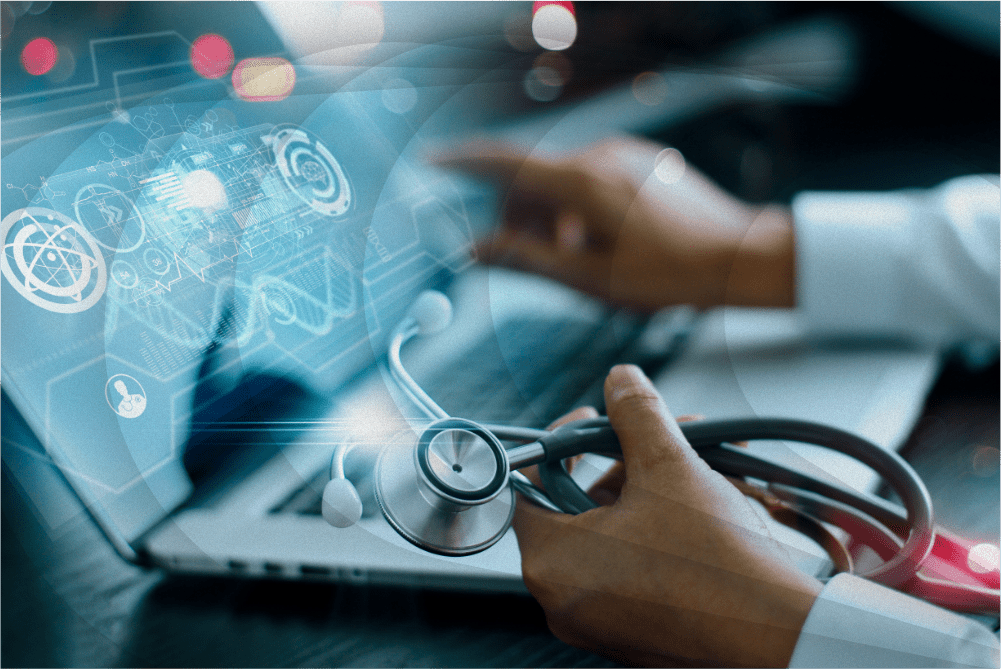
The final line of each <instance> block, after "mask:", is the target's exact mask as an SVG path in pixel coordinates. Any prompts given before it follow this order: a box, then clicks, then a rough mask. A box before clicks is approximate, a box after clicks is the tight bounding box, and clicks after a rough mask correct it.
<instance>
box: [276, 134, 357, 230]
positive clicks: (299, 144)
mask: <svg viewBox="0 0 1001 669" xmlns="http://www.w3.org/2000/svg"><path fill="white" fill-rule="evenodd" d="M273 137H274V145H273V149H274V153H275V162H276V163H277V166H278V171H279V172H280V173H281V175H282V179H283V180H284V181H285V185H286V186H288V188H289V190H291V191H292V192H293V193H295V194H296V196H298V197H299V199H300V200H302V201H303V202H305V203H306V204H308V205H309V206H310V207H311V208H312V209H313V210H314V211H317V212H319V213H321V214H324V215H326V216H342V215H343V214H345V213H346V212H347V211H348V209H350V208H351V186H350V185H349V184H348V177H347V175H346V174H345V173H344V170H343V169H342V168H341V165H340V163H338V162H337V159H336V158H334V156H333V155H332V154H331V153H330V151H329V150H328V149H327V147H326V146H324V145H323V142H321V141H320V140H319V139H317V138H316V137H313V136H312V135H310V134H309V133H307V132H306V131H305V130H303V129H302V128H289V127H285V128H281V129H278V130H276V131H275V133H274V135H273Z"/></svg>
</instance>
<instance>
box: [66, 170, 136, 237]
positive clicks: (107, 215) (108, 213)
mask: <svg viewBox="0 0 1001 669" xmlns="http://www.w3.org/2000/svg"><path fill="white" fill-rule="evenodd" d="M73 213H74V214H76V218H77V220H78V221H80V223H82V224H83V225H85V226H86V227H87V229H89V230H90V231H91V234H93V235H94V240H95V241H96V242H97V243H98V244H99V245H101V246H102V247H104V248H106V249H108V250H109V251H118V252H119V253H129V252H131V251H135V250H136V249H138V248H139V245H140V244H142V243H143V240H144V239H145V238H146V221H144V220H143V217H142V215H141V214H140V213H139V209H137V208H136V205H135V203H133V202H132V200H131V199H129V197H128V196H127V195H126V194H125V193H123V192H122V191H120V190H118V189H117V188H115V187H114V186H109V185H107V184H101V183H94V184H89V185H87V186H84V187H83V188H81V189H80V190H79V191H78V192H77V194H76V197H75V198H74V200H73ZM129 221H135V224H134V225H132V226H128V225H127V224H128V223H129ZM137 226H138V227H137Z"/></svg>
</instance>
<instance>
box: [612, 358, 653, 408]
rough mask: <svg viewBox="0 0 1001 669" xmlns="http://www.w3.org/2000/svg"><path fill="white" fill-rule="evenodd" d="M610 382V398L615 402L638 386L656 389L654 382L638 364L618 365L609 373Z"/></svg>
mask: <svg viewBox="0 0 1001 669" xmlns="http://www.w3.org/2000/svg"><path fill="white" fill-rule="evenodd" d="M608 383H609V386H610V391H611V392H610V393H609V398H610V399H611V401H613V402H615V401H618V400H620V399H622V396H623V395H625V394H626V393H628V392H631V391H632V390H633V389H634V388H635V387H636V386H642V387H644V388H647V389H649V390H653V389H654V387H653V383H651V382H650V379H648V378H647V376H646V374H644V373H643V370H642V369H640V368H639V367H637V366H636V365H616V366H615V367H613V368H612V371H611V372H609V373H608Z"/></svg>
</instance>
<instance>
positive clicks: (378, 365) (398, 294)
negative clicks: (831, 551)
mask: <svg viewBox="0 0 1001 669" xmlns="http://www.w3.org/2000/svg"><path fill="white" fill-rule="evenodd" d="M140 37H142V36H140ZM454 48H455V47H449V52H450V57H453V58H454V57H456V56H455V53H454V52H452V51H451V50H453V49H454ZM433 51H434V49H433V48H432V47H428V49H427V50H424V51H422V50H420V49H416V50H414V51H413V52H409V53H407V54H405V55H404V56H401V57H400V58H399V59H398V60H396V61H389V62H387V63H384V64H383V67H381V68H373V69H369V70H366V71H363V72H360V73H357V76H355V77H353V78H352V79H351V80H350V81H349V82H348V83H345V84H344V85H342V86H340V88H339V89H338V90H337V92H335V93H332V94H331V93H329V92H328V89H326V88H325V86H326V81H327V80H326V79H325V78H324V77H316V78H313V77H311V76H310V74H309V72H308V70H306V69H305V68H302V69H298V67H297V65H296V64H294V63H293V62H292V61H291V60H285V59H283V58H281V57H278V56H275V57H269V58H270V60H269V62H267V63H257V64H256V65H255V64H254V63H251V65H250V66H248V67H251V66H258V67H261V68H266V69H268V71H269V72H272V71H285V72H286V73H287V75H288V76H287V77H286V78H285V79H284V81H287V80H288V78H289V77H291V76H297V77H298V80H297V81H296V85H295V93H294V94H293V95H289V96H288V97H286V98H284V99H274V100H272V99H268V100H266V101H261V100H257V101H255V100H247V99H244V97H246V96H247V95H250V94H247V92H246V91H243V92H241V91H240V90H238V89H239V84H235V85H233V86H229V85H227V84H222V83H219V82H218V81H215V80H213V79H198V80H193V79H192V78H191V77H190V76H189V75H188V74H177V73H171V72H168V73H167V75H165V76H163V77H158V78H156V77H154V78H152V80H151V79H150V78H146V79H144V80H142V81H134V82H132V83H129V80H128V79H127V78H121V81H119V77H118V74H122V73H123V72H125V70H120V71H117V72H116V73H115V87H114V90H113V91H112V90H110V89H107V88H99V89H97V90H94V91H90V90H84V91H83V92H78V91H74V90H61V89H60V90H61V93H60V95H48V94H47V95H45V96H40V97H37V98H36V99H33V100H31V101H30V102H31V104H25V105H23V106H20V107H15V108H13V109H9V110H8V109H5V112H6V113H5V115H4V130H5V135H7V133H8V131H9V130H10V129H13V130H16V133H17V135H18V137H29V136H31V135H32V132H31V129H32V128H33V127H34V126H36V125H37V124H38V123H43V121H39V120H38V119H49V120H51V118H52V117H53V115H58V114H60V113H65V112H66V110H67V109H69V110H70V111H71V112H72V114H71V115H72V116H73V121H72V123H67V125H66V129H65V132H51V133H48V134H42V133H37V134H39V135H40V136H38V137H35V138H31V139H30V141H25V142H23V143H22V144H21V145H19V147H18V148H16V149H15V150H13V151H12V152H10V153H8V154H6V155H5V156H4V161H3V167H2V172H3V175H2V176H3V182H4V183H5V191H4V198H3V203H2V212H0V213H2V217H0V221H2V225H0V227H2V234H3V238H4V254H3V257H2V259H0V269H2V273H3V275H4V278H3V279H2V280H0V284H2V289H0V290H2V300H3V305H4V318H3V323H2V328H3V331H2V333H3V338H2V341H3V356H2V358H3V359H2V375H3V376H2V380H3V390H4V393H5V394H6V395H7V397H8V398H9V399H10V401H11V403H12V405H13V406H14V407H15V408H16V410H17V411H18V413H19V414H20V416H21V417H23V419H24V420H25V422H26V423H27V425H28V426H29V427H30V429H31V431H32V432H33V433H34V435H35V436H36V437H37V438H38V440H39V441H40V442H41V444H42V445H43V447H44V454H38V455H39V456H40V457H42V458H44V459H48V460H49V461H51V463H52V464H53V465H55V466H56V467H58V468H59V470H60V471H61V472H62V474H63V475H64V476H65V478H66V480H67V481H68V482H69V483H70V485H71V486H72V488H73V490H74V491H75V493H76V494H77V495H78V497H79V499H80V500H81V501H82V502H83V504H84V505H85V506H86V508H87V509H88V510H89V512H90V513H91V514H92V515H93V517H94V519H95V520H96V522H97V523H98V525H99V526H100V527H101V529H102V530H103V532H104V533H105V534H106V536H107V537H108V540H109V541H110V542H111V543H112V544H113V545H114V546H115V548H116V550H117V551H118V552H119V553H120V554H121V555H122V556H123V557H124V558H126V559H128V560H131V561H135V562H138V563H141V564H145V565H150V566H155V567H160V568H164V569H168V570H172V571H177V572H184V573H201V574H220V575H223V574H225V575H232V576H238V577H250V578H252V577H268V578H297V579H298V578H312V579H329V580H335V581H346V582H354V583H379V584H395V585H416V586H424V587H437V588H448V589H468V590H477V591H524V585H523V583H522V581H521V576H520V569H519V557H518V552H517V544H516V542H515V539H514V537H513V534H512V533H511V532H508V533H507V534H506V535H505V536H504V537H503V538H502V539H501V540H500V541H499V542H498V543H497V544H496V545H494V546H493V547H491V548H489V549H488V550H486V551H484V552H482V553H479V554H476V555H471V556H465V557H458V558H456V557H442V556H437V555H432V554H429V553H426V552H423V551H420V550H419V549H417V548H415V547H414V546H412V545H411V544H409V543H408V542H407V541H406V540H404V539H403V538H402V537H400V536H399V535H398V534H396V532H395V531H394V530H393V529H392V528H391V527H390V526H389V525H388V523H386V522H385V521H384V520H383V519H382V517H381V516H380V515H379V514H378V513H377V511H376V509H375V504H374V500H373V499H372V494H371V467H372V463H373V461H374V458H375V455H376V453H377V452H378V450H379V449H380V448H382V447H383V446H384V445H386V444H387V443H396V442H401V443H402V442H406V441H407V440H408V439H413V438H414V435H415V434H416V432H417V431H419V429H420V428H421V427H422V426H423V425H424V424H425V423H424V422H422V419H421V417H420V412H419V411H418V410H417V409H416V408H415V407H413V406H412V405H410V404H409V402H408V400H407V399H406V397H405V396H403V395H402V394H401V393H399V392H398V389H397V388H395V386H394V385H393V383H392V382H391V381H390V380H389V376H388V374H387V373H386V372H385V368H384V359H385V354H386V347H387V344H388V338H389V333H390V332H391V330H392V328H393V327H394V326H395V325H396V323H397V322H399V320H400V319H401V318H402V317H403V315H404V314H405V312H406V309H407V308H408V307H409V305H410V304H411V303H412V301H413V300H414V299H415V297H416V296H417V294H419V292H420V291H422V290H425V289H428V288H434V289H440V290H443V291H445V292H447V293H448V294H449V295H450V297H451V298H452V300H453V304H454V308H455V320H454V323H453V324H452V325H451V326H450V328H449V329H448V330H447V331H446V332H445V333H442V334H441V335H438V336H436V337H429V338H427V340H426V341H417V342H414V344H413V345H412V346H411V347H409V348H408V349H407V350H406V351H405V353H404V362H405V364H406V365H407V366H408V368H409V369H411V371H412V373H413V375H414V376H415V377H416V378H417V380H418V381H419V382H420V383H422V384H423V385H424V386H425V387H426V389H427V390H428V392H429V393H430V394H431V395H432V396H433V397H435V399H436V400H437V401H438V402H439V403H440V404H441V405H442V406H443V407H444V408H445V409H446V410H447V411H449V412H451V413H454V414H455V415H459V416H462V417H468V418H471V419H474V420H481V421H484V422H499V421H510V422H514V423H519V424H524V425H532V426H542V425H545V424H546V423H548V422H549V421H551V420H552V419H553V418H555V417H557V416H558V415H560V414H561V413H563V412H564V411H566V410H568V409H570V408H572V407H573V406H577V405H581V404H596V405H599V406H600V402H601V394H600V389H601V382H602V380H603V376H604V373H605V372H606V371H607V369H608V368H609V367H610V366H611V365H612V364H614V363H616V362H623V361H628V362H636V363H638V364H642V365H643V366H645V367H646V368H647V369H650V370H658V369H661V370H663V371H662V373H661V374H659V375H657V377H656V382H657V384H658V387H660V388H661V389H662V391H663V392H664V394H665V396H666V397H667V399H668V402H669V404H670V405H671V406H672V409H674V410H675V411H676V412H679V413H680V412H688V411H691V412H697V413H702V414H706V415H709V416H712V417H725V416H728V415H746V414H747V412H748V411H750V412H753V413H756V414H759V415H763V414H769V415H784V416H789V417H803V418H811V419H817V420H821V421H823V422H827V423H833V424H834V425H836V426H839V427H844V428H846V429H851V430H855V431H862V432H863V433H866V434H868V435H869V436H877V437H879V439H877V440H878V441H879V443H881V444H882V445H885V446H886V447H888V448H895V447H899V445H900V443H901V441H902V439H903V437H904V436H905V435H906V433H907V431H908V429H909V427H910V425H911V424H912V423H913V420H914V418H915V416H916V412H917V411H918V409H919V407H920V403H921V400H922V398H923V396H924V393H925V391H926V390H927V388H928V387H929V385H930V383H931V380H932V379H933V377H934V372H935V370H936V363H935V360H936V356H935V353H934V352H933V351H914V350H898V349H886V350H876V351H872V350H865V349H859V350H854V349H848V350H846V349H831V348H827V347H824V346H822V345H820V344H817V343H814V342H810V341H808V340H806V339H805V337H804V336H803V335H802V332H800V331H798V330H797V326H796V324H795V317H794V316H793V315H790V314H788V313H783V312H770V313H764V312H751V313H747V312H739V311H732V310H724V311H720V312H713V313H709V314H705V315H696V314H694V313H693V312H691V311H690V310H688V309H686V308H683V307H682V308H677V309H672V310H669V311H666V312H664V313H661V314H658V315H656V316H655V317H653V318H644V317H640V316H637V315H635V314H630V313H627V312H619V311H611V310H609V309H608V308H606V307H605V306H603V305H601V304H599V303H597V302H595V301H594V300H591V299H589V298H586V297H584V296H582V295H579V294H577V293H575V292H573V291H570V290H569V289H567V288H564V287H562V286H558V285H556V284H553V283H551V282H548V281H545V280H543V279H539V278H537V277H529V276H525V275H520V274H517V273H514V272H510V271H506V270H501V269H496V268H490V269H487V268H483V267H480V266H478V265H476V264H475V262H474V260H473V258H472V257H471V254H470V250H471V247H472V244H473V241H474V240H475V239H476V238H478V237H479V236H481V235H482V234H484V233H485V231H486V230H487V229H488V228H489V226H490V225H492V224H493V222H494V221H495V219H496V209H497V206H498V205H497V197H496V194H495V193H493V192H492V191H491V190H490V189H489V188H487V187H485V186H484V185H482V184H475V183H472V182H468V181H465V180H463V179H462V178H461V177H458V176H456V175H451V174H445V173H442V172H439V171H435V170H433V169H431V168H428V167H427V166H426V165H425V164H424V163H423V162H422V161H421V158H422V154H421V151H422V150H423V149H424V147H425V146H426V144H425V143H424V142H425V139H428V138H426V137H425V136H424V135H423V134H422V132H421V131H420V130H419V129H415V128H414V127H412V126H411V125H410V124H409V123H408V121H407V117H406V115H405V114H401V113H400V112H399V109H400V106H399V101H398V100H397V99H396V98H392V99H393V102H392V103H387V96H386V95H385V91H386V90H389V89H390V88H394V87H395V88H398V87H399V85H398V83H390V82H398V81H399V80H400V79H403V78H407V80H408V81H412V83H413V84H414V85H415V87H416V90H417V91H418V92H419V94H418V102H421V100H422V97H421V96H428V97H430V98H431V99H432V102H435V101H434V99H433V98H434V95H436V93H435V90H434V87H433V86H430V85H428V86H427V87H422V85H421V81H420V77H421V76H432V74H433V73H431V74H429V73H428V72H424V73H423V75H422V70H421V68H420V66H421V65H422V64H423V63H426V62H430V61H429V60H427V59H433V57H440V56H441V53H437V52H435V53H432V52H433ZM279 61H281V62H279ZM287 68H291V69H287ZM97 72H98V69H97V66H96V65H95V77H96V76H97ZM686 76H687V75H686ZM707 85H709V86H712V85H713V83H712V82H709V83H708V84H707ZM67 88H68V87H67ZM85 88H86V87H85ZM759 88H760V87H759ZM759 88H753V87H752V88H751V89H749V90H752V89H753V90H754V91H755V94H756V95H757V94H759V93H760V90H759ZM464 92H465V93H468V92H469V91H468V90H466V91H464ZM251 93H253V94H254V95H260V89H254V90H253V91H251ZM282 94H283V92H282V90H281V88H280V85H279V89H278V90H277V92H275V91H270V90H269V91H265V96H266V97H267V96H268V95H270V96H271V97H274V98H280V97H281V95H282ZM610 95H613V96H614V95H618V92H617V91H613V92H612V93H611V94H610ZM446 97H447V96H446ZM609 99H610V98H609V97H607V96H606V97H603V98H601V99H600V100H598V101H597V102H596V103H595V104H596V105H599V106H600V104H603V103H604V102H607V100H609ZM727 99H729V98H727ZM437 104H439V107H438V111H437V112H436V114H437V115H438V116H439V117H440V116H442V115H445V116H447V114H449V113H453V114H455V113H458V111H457V110H459V111H461V106H459V107H450V106H449V105H448V104H447V103H446V102H445V101H442V100H439V101H437ZM457 104H458V103H457ZM583 111H586V110H583ZM583 111H582V112H581V113H583ZM601 115H602V116H605V114H604V112H602V114H601ZM566 118H571V120H573V119H572V117H571V116H567V117H566ZM605 118H606V120H607V116H606V117H605ZM45 122H48V121H45ZM541 122H542V123H543V124H549V125H550V126H552V125H553V121H552V120H551V119H548V120H547V119H543V120H542V121H541ZM437 123H438V125H439V126H440V125H441V123H442V121H441V118H437ZM574 123H576V124H577V127H578V128H580V127H582V126H581V122H580V120H579V118H578V119H576V120H574ZM558 124H559V121H558V120H557V121H556V125H558ZM630 129H637V128H630ZM515 131H517V129H515V130H512V132H515ZM499 134H501V136H503V132H500V133H499ZM7 136H8V137H9V135H7ZM552 136H553V137H556V136H558V133H553V135H552ZM438 139H440V138H438ZM56 157H58V159H57V158H56ZM53 163H55V164H53ZM818 364H820V365H822V366H821V367H819V368H818V367H816V365H818ZM816 369H822V370H823V373H822V374H817V373H815V371H814V370H816ZM863 372H864V373H863ZM789 388H796V389H797V392H796V393H789V392H787V390H788V389H789ZM891 400H892V401H891ZM867 426H869V427H867ZM867 429H868V430H869V432H866V430H867ZM877 433H878V434H877ZM341 443H351V444H354V445H355V448H354V449H353V450H352V451H351V455H350V456H349V458H348V462H347V471H348V475H349V477H351V478H352V479H353V480H354V481H355V482H356V484H357V486H358V487H359V489H360V490H361V492H362V496H363V501H364V506H365V510H364V513H363V517H362V519H361V521H359V523H357V524H356V525H354V526H352V527H350V528H345V529H336V528H333V527H330V526H329V525H327V524H326V523H325V522H324V521H323V519H322V518H321V517H320V515H319V491H320V490H322V486H323V484H324V483H325V481H326V478H327V477H328V475H329V474H328V472H329V463H330V457H331V453H332V451H333V448H334V447H335V446H336V445H337V444H341ZM766 447H768V445H766ZM13 450H14V451H16V450H17V448H15V449H13ZM772 450H774V451H777V452H780V453H779V455H778V456H777V457H787V458H792V459H793V460H795V461H796V462H798V463H800V464H803V463H804V462H807V461H808V462H809V463H810V466H814V467H818V468H820V469H823V470H824V471H827V472H829V473H831V475H834V476H837V477H839V478H841V477H844V478H843V480H844V481H846V482H849V483H850V484H853V485H856V487H859V488H861V489H867V490H869V489H872V487H873V486H874V484H875V482H874V480H872V479H871V477H870V478H868V479H867V478H866V477H865V476H864V475H861V474H857V473H856V472H851V471H848V470H844V471H841V470H838V469H837V467H839V466H841V465H840V464H837V461H828V460H825V459H824V457H826V456H821V455H814V454H812V453H811V452H810V451H809V449H806V450H803V449H799V448H797V447H794V446H790V445H785V444H777V445H772ZM17 456H18V453H16V452H12V448H11V446H10V445H9V444H8V445H5V448H4V461H5V463H6V464H8V466H9V467H10V468H11V471H12V473H13V474H14V476H15V478H16V477H18V476H19V472H23V471H24V470H23V468H21V467H20V466H19V465H18V462H19V461H20V460H19V458H18V457H17ZM605 464H607V463H605ZM602 466H603V463H602V462H601V461H600V460H597V459H594V460H592V461H590V462H589V464H588V465H587V466H584V467H581V476H585V477H586V476H589V475H590V476H591V477H593V476H596V475H598V473H599V472H600V468H601V467H602ZM32 501H33V503H34V504H36V506H37V507H38V509H39V512H40V515H41V516H43V517H45V516H46V515H47V512H48V509H46V506H47V505H49V504H52V503H54V502H52V501H51V500H46V499H44V498H35V499H33V500H32ZM783 540H785V539H783ZM788 541H789V542H790V544H793V543H794V542H795V541H797V540H796V539H795V538H789V540H788ZM802 555H803V556H804V560H807V561H808V562H810V561H812V562H811V565H812V566H808V567H807V568H810V569H819V568H820V567H818V566H817V565H816V564H813V562H816V560H817V559H819V558H817V557H816V551H815V550H813V549H812V548H810V547H809V546H804V547H803V549H802Z"/></svg>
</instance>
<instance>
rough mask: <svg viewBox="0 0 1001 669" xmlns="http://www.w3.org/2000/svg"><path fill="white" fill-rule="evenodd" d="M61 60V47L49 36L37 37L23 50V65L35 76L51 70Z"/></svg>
mask: <svg viewBox="0 0 1001 669" xmlns="http://www.w3.org/2000/svg"><path fill="white" fill-rule="evenodd" d="M57 60H59V49H57V48H56V45H55V44H54V43H53V42H52V40H50V39H49V38H48V37H36V38H35V39H33V40H31V41H30V42H28V43H27V44H26V45H25V47H24V50H23V51H21V65H23V66H24V69H25V70H26V71H27V72H28V74H33V75H35V76H38V75H41V74H45V73H46V72H48V71H49V70H51V69H52V68H53V67H54V66H55V64H56V61H57Z"/></svg>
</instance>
